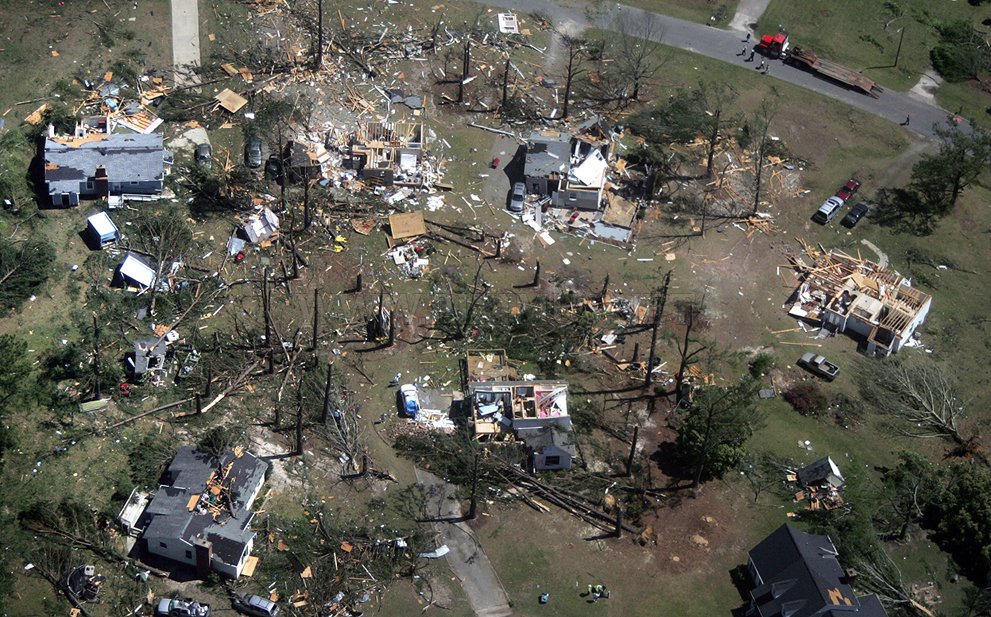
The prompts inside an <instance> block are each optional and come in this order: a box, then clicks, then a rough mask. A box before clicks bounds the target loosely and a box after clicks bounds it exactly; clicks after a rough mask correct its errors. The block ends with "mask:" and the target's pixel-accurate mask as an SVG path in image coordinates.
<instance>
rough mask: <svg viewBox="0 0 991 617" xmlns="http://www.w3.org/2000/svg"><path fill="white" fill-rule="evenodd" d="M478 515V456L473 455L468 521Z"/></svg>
mask: <svg viewBox="0 0 991 617" xmlns="http://www.w3.org/2000/svg"><path fill="white" fill-rule="evenodd" d="M477 513H478V454H475V464H474V467H473V468H472V472H471V503H470V504H469V506H468V516H467V517H466V518H467V519H468V520H469V521H473V520H475V517H476V516H477Z"/></svg>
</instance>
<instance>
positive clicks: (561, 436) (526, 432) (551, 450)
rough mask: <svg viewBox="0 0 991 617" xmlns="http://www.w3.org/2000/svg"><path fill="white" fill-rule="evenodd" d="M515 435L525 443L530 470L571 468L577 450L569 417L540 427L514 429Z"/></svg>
mask: <svg viewBox="0 0 991 617" xmlns="http://www.w3.org/2000/svg"><path fill="white" fill-rule="evenodd" d="M516 436H517V437H519V438H520V440H522V441H523V443H525V444H526V447H527V450H528V451H529V457H528V460H527V463H528V465H529V467H530V469H531V470H533V471H551V470H556V469H571V460H572V459H573V458H574V457H575V455H576V453H577V450H576V449H575V440H574V434H573V433H572V431H571V420H570V418H562V419H561V421H560V422H555V423H553V424H550V425H547V426H541V427H540V428H534V429H521V430H518V431H516Z"/></svg>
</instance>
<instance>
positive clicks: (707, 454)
mask: <svg viewBox="0 0 991 617" xmlns="http://www.w3.org/2000/svg"><path fill="white" fill-rule="evenodd" d="M757 388H758V384H757V382H755V381H754V380H753V379H750V378H749V377H748V378H745V379H743V380H741V381H739V382H738V383H736V384H734V385H731V386H727V387H720V386H708V387H705V388H703V389H702V391H701V392H699V394H698V395H697V396H696V397H695V401H694V402H693V404H692V406H691V408H689V410H688V414H687V415H686V417H685V419H684V421H683V422H682V423H681V426H679V427H678V450H679V452H680V454H681V456H682V458H683V459H684V460H685V461H686V462H687V463H688V464H689V465H691V467H692V470H693V472H692V486H693V487H698V485H699V484H700V483H701V482H702V480H703V479H705V478H718V477H720V476H722V475H723V474H724V473H725V472H726V471H728V470H730V469H733V468H735V467H736V466H738V465H739V464H740V461H742V460H743V457H744V455H745V454H746V446H745V444H746V442H747V440H748V439H749V438H750V436H751V435H753V433H754V431H755V430H756V429H757V427H758V426H759V424H760V421H761V418H760V415H759V414H758V413H757V405H756V394H757Z"/></svg>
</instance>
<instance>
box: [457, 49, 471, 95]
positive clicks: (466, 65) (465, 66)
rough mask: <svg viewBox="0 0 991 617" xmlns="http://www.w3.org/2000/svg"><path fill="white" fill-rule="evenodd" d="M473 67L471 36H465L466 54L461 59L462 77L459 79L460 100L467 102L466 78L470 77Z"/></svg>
mask: <svg viewBox="0 0 991 617" xmlns="http://www.w3.org/2000/svg"><path fill="white" fill-rule="evenodd" d="M470 68H471V38H470V37H467V36H466V37H465V44H464V56H463V57H462V60H461V79H460V81H458V102H459V103H464V102H465V80H466V79H468V72H469V69H470Z"/></svg>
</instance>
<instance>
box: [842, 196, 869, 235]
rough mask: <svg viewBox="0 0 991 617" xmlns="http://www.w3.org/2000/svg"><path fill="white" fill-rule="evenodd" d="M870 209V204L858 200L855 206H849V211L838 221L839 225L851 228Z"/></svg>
mask: <svg viewBox="0 0 991 617" xmlns="http://www.w3.org/2000/svg"><path fill="white" fill-rule="evenodd" d="M870 210H871V207H870V206H868V205H867V204H865V203H864V202H860V203H859V204H857V205H856V206H854V207H852V208H850V211H849V212H847V213H846V216H844V217H843V220H842V221H840V225H842V226H844V227H846V228H848V229H853V228H854V227H856V226H857V223H859V222H860V219H862V218H864V216H865V215H866V214H867V213H868V212H870Z"/></svg>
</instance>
